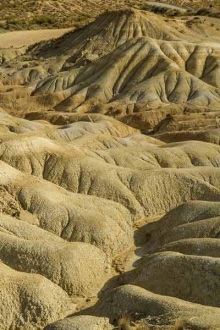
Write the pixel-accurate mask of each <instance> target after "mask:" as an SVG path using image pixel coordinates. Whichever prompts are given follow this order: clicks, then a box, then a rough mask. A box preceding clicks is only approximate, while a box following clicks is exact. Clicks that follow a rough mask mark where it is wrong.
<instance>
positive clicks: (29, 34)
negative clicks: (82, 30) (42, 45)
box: [0, 29, 71, 48]
mask: <svg viewBox="0 0 220 330" xmlns="http://www.w3.org/2000/svg"><path fill="white" fill-rule="evenodd" d="M69 30H71V29H46V30H35V31H32V30H30V31H13V32H6V33H2V34H0V48H12V47H13V48H21V47H28V46H30V45H32V44H34V43H36V42H39V41H42V40H49V39H52V38H58V37H60V36H61V35H63V34H64V33H66V32H68V31H69Z"/></svg>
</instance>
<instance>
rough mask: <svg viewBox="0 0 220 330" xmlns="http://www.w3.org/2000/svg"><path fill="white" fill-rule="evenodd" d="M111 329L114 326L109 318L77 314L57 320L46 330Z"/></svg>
mask: <svg viewBox="0 0 220 330" xmlns="http://www.w3.org/2000/svg"><path fill="white" fill-rule="evenodd" d="M78 329H80V330H87V329H90V330H110V329H113V327H112V326H111V325H110V323H109V320H108V319H107V318H101V317H95V316H86V315H84V316H75V317H70V318H67V319H65V320H63V321H58V322H55V323H53V324H51V325H49V326H47V327H46V328H45V330H78Z"/></svg>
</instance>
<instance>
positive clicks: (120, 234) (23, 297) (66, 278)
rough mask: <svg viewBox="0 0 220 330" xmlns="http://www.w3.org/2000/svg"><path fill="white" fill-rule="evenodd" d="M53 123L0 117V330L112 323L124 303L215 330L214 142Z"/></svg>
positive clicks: (69, 118) (104, 123) (217, 208)
mask: <svg viewBox="0 0 220 330" xmlns="http://www.w3.org/2000/svg"><path fill="white" fill-rule="evenodd" d="M53 120H54V122H56V124H51V123H49V122H46V121H42V120H41V121H28V120H25V119H20V118H16V117H13V116H10V115H8V114H7V113H4V112H2V113H1V114H0V122H1V129H0V139H1V145H0V185H1V194H0V207H1V212H2V213H1V215H0V236H1V242H0V259H1V264H0V271H1V272H2V276H1V281H0V282H1V283H0V285H1V296H0V297H1V310H2V313H1V326H0V328H1V329H4V330H5V329H18V328H21V329H22V328H27V329H43V328H44V327H45V326H47V325H48V327H47V329H64V330H65V329H78V327H79V329H84V328H85V329H86V327H88V326H92V325H93V324H94V329H105V327H106V329H111V328H112V326H111V324H114V322H117V321H116V320H117V319H118V318H120V316H121V315H123V314H125V313H127V312H129V313H131V315H133V314H135V313H136V314H135V315H136V316H135V319H134V321H135V322H136V323H137V324H138V323H143V325H144V324H147V322H148V323H150V324H152V327H153V324H154V320H155V317H157V320H158V321H157V322H159V324H160V326H161V329H165V328H167V329H168V328H169V327H171V326H172V325H173V324H174V323H175V322H177V320H179V319H180V320H181V322H186V323H187V327H188V328H187V329H194V327H195V326H197V327H198V329H210V327H214V328H213V329H216V327H217V325H219V322H220V318H219V298H220V297H219V267H220V266H219V265H220V261H219V260H220V259H219V257H220V256H219V242H218V240H219V225H220V204H219V200H220V171H219V165H220V147H219V146H218V145H216V144H210V143H205V142H199V141H186V142H181V143H173V144H164V143H162V142H160V141H159V140H156V139H154V138H151V137H147V136H145V135H142V134H140V132H139V131H138V130H136V129H133V128H130V127H128V126H126V125H124V124H122V123H120V122H118V121H116V120H114V119H111V118H110V117H105V116H103V115H98V114H95V115H94V114H90V115H89V116H88V115H73V114H69V115H68V114H66V115H65V117H64V116H63V117H62V116H60V117H59V118H58V117H55V115H54V118H53ZM51 121H52V120H51ZM62 121H65V123H64V122H63V123H62ZM58 122H60V123H59V124H58ZM164 214H166V215H165V216H163V215H164ZM156 219H160V221H156V222H155V220H156ZM136 249H137V250H136ZM138 250H140V252H138ZM136 253H137V256H136ZM141 256H143V257H142V258H141ZM112 278H115V279H114V281H113V280H112ZM112 281H113V282H112ZM36 290H37V291H36ZM36 292H37V293H36ZM98 293H99V300H98V301H97V298H96V297H97V294H98ZM125 297H126V298H125ZM24 301H26V305H25V306H26V307H25V308H24ZM88 302H90V303H88ZM91 305H94V306H91ZM9 306H10V313H8V309H9ZM89 306H90V307H89ZM29 309H30V311H29ZM78 313H80V314H82V316H74V315H78ZM201 313H202V315H203V316H202V317H201ZM68 315H72V317H71V318H70V319H69V318H68V319H67V320H64V321H60V322H58V323H54V324H53V325H50V326H49V324H50V323H52V322H55V321H58V320H59V319H61V318H64V317H65V316H68ZM85 315H87V316H85ZM88 324H89V325H88ZM146 326H147V325H146ZM83 327H84V328H83ZM92 329H93V328H92Z"/></svg>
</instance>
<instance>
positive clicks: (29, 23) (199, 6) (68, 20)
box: [0, 0, 220, 30]
mask: <svg viewBox="0 0 220 330" xmlns="http://www.w3.org/2000/svg"><path fill="white" fill-rule="evenodd" d="M159 2H161V3H163V2H164V3H168V4H171V5H176V6H181V7H183V8H186V9H187V10H188V13H189V14H191V15H196V14H198V15H207V16H217V17H218V16H219V15H220V3H219V1H217V0H209V1H203V0H198V1H189V0H177V1H173V0H165V1H160V0H159ZM125 7H129V8H130V7H134V8H137V9H142V10H152V11H154V12H156V13H161V14H167V15H168V16H175V15H178V10H175V9H169V8H165V7H162V6H161V7H158V6H153V5H148V1H147V0H144V1H142V0H117V1H114V2H113V1H111V0H107V1H104V2H103V1H100V0H98V1H94V0H87V1H84V0H80V1H77V3H76V2H73V1H71V0H62V1H57V0H55V1H51V0H47V1H44V0H37V1H32V0H10V1H7V2H6V1H5V0H0V12H1V19H0V28H1V29H3V30H21V29H38V28H42V27H43V28H48V27H50V28H66V27H81V26H83V25H85V24H88V23H89V22H90V21H91V20H93V19H94V18H95V17H96V16H97V15H99V14H100V13H101V12H104V11H106V10H114V9H122V8H125Z"/></svg>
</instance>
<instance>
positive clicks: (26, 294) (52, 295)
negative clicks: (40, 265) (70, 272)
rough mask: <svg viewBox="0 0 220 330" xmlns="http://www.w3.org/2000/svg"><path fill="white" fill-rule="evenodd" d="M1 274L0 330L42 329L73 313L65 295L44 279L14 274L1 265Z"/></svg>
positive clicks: (38, 276) (20, 273) (35, 275)
mask: <svg viewBox="0 0 220 330" xmlns="http://www.w3.org/2000/svg"><path fill="white" fill-rule="evenodd" d="M0 273H1V279H0V286H1V290H0V291H1V294H0V300H1V315H0V320H1V325H0V329H2V330H3V329H4V330H6V329H8V330H9V329H14V330H15V329H19V328H20V329H22V328H26V329H33V330H34V329H42V328H43V327H44V326H45V325H46V324H48V323H50V322H53V321H55V320H58V319H59V318H61V317H65V316H67V315H68V314H69V313H71V312H74V310H75V306H74V305H72V304H71V301H70V299H69V297H68V295H67V294H66V292H65V291H63V290H62V289H61V288H60V287H59V286H57V285H55V284H53V283H52V282H50V281H49V280H47V279H46V278H44V277H43V276H40V275H37V274H27V273H24V272H17V271H15V270H12V269H11V268H10V267H8V266H6V265H4V264H3V263H2V262H1V263H0ZM27 306H29V307H28V308H27ZM30 307H31V308H30Z"/></svg>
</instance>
